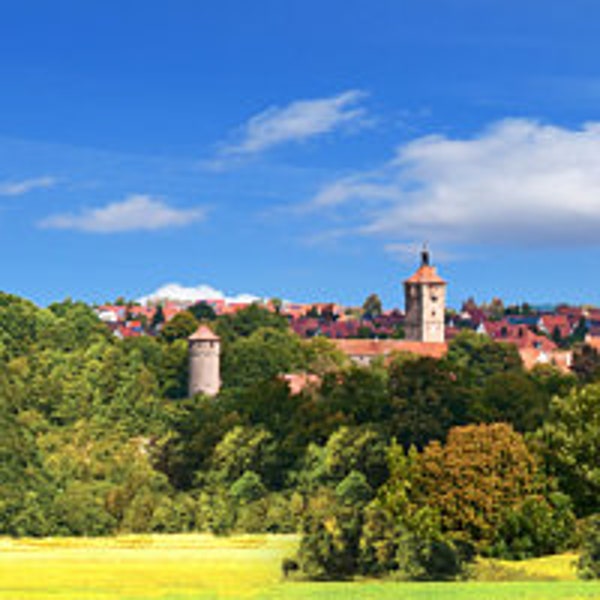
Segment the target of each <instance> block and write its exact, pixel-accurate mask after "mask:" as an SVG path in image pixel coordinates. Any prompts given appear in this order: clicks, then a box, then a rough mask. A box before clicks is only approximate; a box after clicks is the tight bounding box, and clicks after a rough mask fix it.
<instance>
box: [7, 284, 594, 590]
mask: <svg viewBox="0 0 600 600" xmlns="http://www.w3.org/2000/svg"><path fill="white" fill-rule="evenodd" d="M198 317H201V318H204V317H206V318H210V319H212V322H211V326H212V327H214V329H215V331H216V332H217V333H218V334H219V335H220V337H221V339H222V346H223V347H222V379H223V386H222V390H221V392H220V393H219V395H218V396H216V397H214V398H207V397H202V396H198V397H195V398H186V392H187V340H186V338H187V337H188V336H189V335H190V334H191V333H192V332H193V331H194V330H195V329H196V328H197V326H198V324H199V321H198ZM285 373H309V374H314V375H317V376H318V378H319V380H320V385H315V384H313V385H309V386H307V387H306V388H305V389H304V390H303V391H302V392H300V393H298V394H292V393H291V392H290V389H289V387H288V384H287V383H286V382H285V381H284V380H283V378H282V377H281V375H282V374H285ZM0 427H1V428H2V436H0V535H8V536H15V537H20V536H103V535H113V534H120V533H128V532H133V533H142V532H161V533H175V532H191V531H205V532H212V533H215V534H218V535H227V534H230V533H239V532H250V533H258V532H271V533H290V532H299V533H300V535H301V541H300V546H299V550H298V553H297V555H295V556H291V557H289V558H288V559H286V560H285V561H284V565H283V568H284V570H285V571H286V572H289V573H296V572H297V573H301V574H302V576H305V577H309V578H312V579H345V578H351V577H353V576H356V575H367V576H387V575H390V574H393V576H394V577H397V578H400V579H411V580H438V579H440V580H444V579H454V578H457V577H463V576H465V574H467V573H468V568H469V564H470V563H471V561H472V560H473V558H474V557H475V556H478V555H479V556H490V557H501V558H510V559H517V560H518V559H523V558H528V557H534V556H542V555H546V554H554V553H559V552H563V551H565V550H567V549H576V550H578V551H579V552H580V559H579V572H580V574H581V576H582V577H587V578H593V577H599V576H600V357H599V356H598V354H597V353H596V352H595V351H594V350H592V349H591V348H589V347H586V346H581V347H580V348H579V349H578V350H577V351H576V352H575V364H574V368H573V371H572V372H571V373H564V372H561V371H559V370H558V369H556V368H554V367H552V366H550V365H544V366H538V367H536V368H534V369H533V370H531V371H526V370H525V369H524V368H523V365H522V362H521V359H520V356H519V353H518V352H517V350H516V348H515V347H513V346H511V345H510V344H503V343H496V342H493V341H491V340H490V339H489V338H487V337H485V336H481V335H478V334H475V333H473V332H468V331H467V332H463V333H461V334H459V335H458V336H457V337H456V338H455V339H454V340H452V341H451V342H450V345H449V351H448V353H447V355H446V357H444V358H443V359H433V358H423V357H418V356H414V355H410V354H404V353H399V354H397V355H395V356H393V357H392V358H391V359H390V360H386V361H384V360H381V361H379V362H377V361H376V362H374V363H373V364H371V365H370V366H368V367H358V366H355V365H353V364H351V363H350V362H349V361H348V359H347V358H346V357H345V356H344V355H343V354H341V353H340V352H339V351H338V350H337V349H336V348H335V346H334V345H333V344H332V343H331V342H330V341H329V340H327V339H325V338H320V337H316V338H313V339H310V340H304V339H301V338H300V337H298V336H297V335H296V334H294V333H293V332H292V331H291V330H290V328H289V323H288V321H287V320H286V319H285V318H284V317H282V316H280V315H278V314H275V313H270V312H268V311H266V310H264V309H261V308H260V307H258V306H254V305H252V306H250V307H248V308H247V309H244V310H241V311H240V312H238V313H236V314H235V315H227V316H222V317H219V318H214V315H210V314H196V315H194V314H192V312H188V311H184V312H182V313H180V314H178V315H177V316H176V317H174V318H173V319H172V320H171V321H169V323H167V324H165V325H164V327H162V329H161V331H160V333H159V334H158V335H156V336H143V337H136V338H127V339H123V340H120V339H117V338H116V337H115V336H113V335H112V334H111V333H110V331H109V330H108V329H107V327H106V326H105V325H104V324H103V323H101V322H100V321H99V320H98V318H97V316H96V314H95V312H94V310H93V308H92V307H90V306H88V305H86V304H84V303H81V302H73V301H71V300H66V301H64V302H60V303H55V304H51V305H50V306H48V307H47V308H40V307H38V306H36V305H35V304H33V303H31V302H29V301H28V300H25V299H22V298H19V297H16V296H13V295H10V294H5V293H3V294H0Z"/></svg>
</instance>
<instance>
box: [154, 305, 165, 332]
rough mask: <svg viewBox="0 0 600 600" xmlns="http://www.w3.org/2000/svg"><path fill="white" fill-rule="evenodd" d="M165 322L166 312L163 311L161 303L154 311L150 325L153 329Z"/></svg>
mask: <svg viewBox="0 0 600 600" xmlns="http://www.w3.org/2000/svg"><path fill="white" fill-rule="evenodd" d="M164 322H165V313H164V311H163V307H162V304H159V305H158V306H157V307H156V310H155V311H154V315H152V321H151V322H150V326H151V327H152V329H154V330H156V329H158V328H159V327H161V326H162V325H163V323H164Z"/></svg>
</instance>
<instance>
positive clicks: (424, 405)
mask: <svg viewBox="0 0 600 600" xmlns="http://www.w3.org/2000/svg"><path fill="white" fill-rule="evenodd" d="M388 370H389V377H388V389H389V396H390V403H391V411H390V417H389V419H388V420H387V425H388V426H389V428H390V431H391V432H392V433H393V435H394V436H395V437H396V438H397V439H398V441H400V442H401V443H402V444H403V445H404V446H405V447H406V448H408V447H409V446H411V445H416V446H417V447H419V448H423V447H424V446H425V445H426V444H427V443H428V442H429V441H430V440H432V439H437V440H443V439H445V437H446V434H447V432H448V430H449V429H450V428H451V427H454V426H455V425H461V424H464V423H465V422H466V412H467V406H468V405H469V404H470V397H471V396H472V394H471V391H470V389H469V388H468V387H467V386H466V385H465V384H464V382H463V376H462V372H461V371H460V370H459V369H456V368H452V367H451V366H449V365H448V363H447V362H445V361H441V360H437V359H434V358H429V357H414V356H413V357H411V356H406V354H404V355H399V356H396V357H394V359H393V360H392V362H391V363H390V366H389V368H388Z"/></svg>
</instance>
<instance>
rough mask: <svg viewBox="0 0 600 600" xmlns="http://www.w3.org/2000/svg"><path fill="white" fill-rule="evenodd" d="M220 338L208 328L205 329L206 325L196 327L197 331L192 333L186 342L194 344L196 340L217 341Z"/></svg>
mask: <svg viewBox="0 0 600 600" xmlns="http://www.w3.org/2000/svg"><path fill="white" fill-rule="evenodd" d="M220 339H221V338H220V337H219V336H218V335H217V334H216V333H215V332H214V331H213V330H212V329H211V328H210V327H207V326H206V325H200V327H198V329H196V331H195V332H194V333H192V335H190V337H189V338H188V340H190V341H192V342H194V341H196V340H200V341H203V342H204V341H218V340H220Z"/></svg>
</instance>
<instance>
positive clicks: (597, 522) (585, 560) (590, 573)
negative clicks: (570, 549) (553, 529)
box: [577, 515, 600, 579]
mask: <svg viewBox="0 0 600 600" xmlns="http://www.w3.org/2000/svg"><path fill="white" fill-rule="evenodd" d="M577 572H578V574H579V577H581V578H582V579H600V515H595V516H593V517H592V518H590V519H589V520H588V522H587V524H586V528H585V531H584V536H583V548H582V552H581V556H580V557H579V562H578V563H577Z"/></svg>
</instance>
